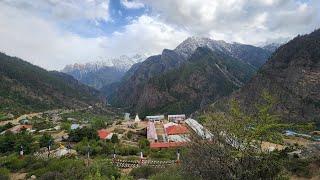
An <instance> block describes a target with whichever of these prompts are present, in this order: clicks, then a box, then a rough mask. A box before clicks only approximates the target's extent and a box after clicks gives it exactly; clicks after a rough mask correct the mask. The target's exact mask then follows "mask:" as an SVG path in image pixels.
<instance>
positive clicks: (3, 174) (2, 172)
mask: <svg viewBox="0 0 320 180" xmlns="http://www.w3.org/2000/svg"><path fill="white" fill-rule="evenodd" d="M9 174H10V171H9V169H7V168H0V179H9Z"/></svg>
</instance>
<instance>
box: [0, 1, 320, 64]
mask: <svg viewBox="0 0 320 180" xmlns="http://www.w3.org/2000/svg"><path fill="white" fill-rule="evenodd" d="M141 2H143V3H145V5H143V4H139V3H141ZM121 3H122V4H123V5H124V6H125V7H126V8H140V7H142V6H144V7H147V9H148V10H150V11H149V12H148V15H142V16H140V17H130V18H129V17H126V18H127V19H128V20H129V21H130V23H129V24H127V25H125V26H123V27H122V28H121V29H119V30H118V31H116V32H114V33H112V34H110V35H108V36H105V35H99V34H100V33H96V37H93V38H88V37H84V36H81V35H78V34H75V33H72V32H70V30H68V28H64V26H63V25H64V24H69V23H71V22H78V21H92V22H95V23H93V24H96V25H97V26H98V25H99V22H100V21H106V22H107V21H108V22H110V21H112V19H111V17H110V15H109V11H110V9H109V0H64V1H62V0H32V1H29V0H2V1H1V0H0V39H1V41H0V51H2V52H5V53H7V54H9V55H14V56H18V57H21V58H23V59H26V60H29V61H31V62H32V63H34V64H36V65H40V66H42V67H44V68H48V69H58V70H59V69H62V68H63V67H64V66H65V65H66V64H71V63H75V62H78V63H84V62H87V61H93V60H96V59H98V58H99V57H110V56H120V55H123V54H128V55H130V54H135V53H140V54H142V53H148V54H158V53H161V51H162V50H163V49H164V48H168V49H173V48H175V47H176V46H177V45H178V44H179V43H180V42H181V41H183V40H184V39H185V38H187V37H188V36H192V35H199V36H209V37H212V38H213V39H223V40H226V41H229V42H231V41H236V42H240V43H249V44H260V43H263V42H273V41H278V40H287V39H288V38H291V37H293V36H295V35H297V34H299V33H300V34H302V33H308V32H311V31H313V30H314V29H316V28H319V22H320V1H318V0H310V2H309V3H302V2H298V1H296V0H214V1H213V0H202V1H196V0H183V1H181V0H161V1H158V0H140V1H124V0H123V1H121ZM61 24H63V25H62V26H61ZM77 25H79V24H77ZM79 26H80V28H85V30H86V31H89V32H95V30H96V29H94V28H93V27H87V26H86V24H85V23H84V24H80V25H79ZM103 27H105V28H108V27H106V26H103ZM98 28H102V26H101V27H100V26H98ZM99 30H101V31H103V29H99ZM101 34H103V33H101Z"/></svg>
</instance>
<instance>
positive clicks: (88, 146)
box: [87, 143, 90, 166]
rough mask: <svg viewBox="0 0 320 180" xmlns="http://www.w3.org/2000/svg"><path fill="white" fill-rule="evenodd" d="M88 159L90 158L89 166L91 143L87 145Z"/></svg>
mask: <svg viewBox="0 0 320 180" xmlns="http://www.w3.org/2000/svg"><path fill="white" fill-rule="evenodd" d="M87 160H88V164H87V166H89V161H90V145H89V143H88V145H87Z"/></svg>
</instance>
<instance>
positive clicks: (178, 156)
mask: <svg viewBox="0 0 320 180" xmlns="http://www.w3.org/2000/svg"><path fill="white" fill-rule="evenodd" d="M179 163H180V149H177V164H179Z"/></svg>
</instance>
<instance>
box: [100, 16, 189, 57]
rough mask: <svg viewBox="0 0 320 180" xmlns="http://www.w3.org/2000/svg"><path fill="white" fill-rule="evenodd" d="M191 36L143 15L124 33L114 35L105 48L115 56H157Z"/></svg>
mask: <svg viewBox="0 0 320 180" xmlns="http://www.w3.org/2000/svg"><path fill="white" fill-rule="evenodd" d="M189 35H190V34H188V33H187V32H186V31H183V30H178V29H176V28H173V27H172V26H169V25H167V24H165V23H163V22H161V21H159V20H158V19H157V18H155V17H150V16H146V15H143V16H141V17H139V18H138V19H136V20H133V21H132V22H131V23H130V24H128V25H126V26H125V28H124V30H123V31H121V32H115V33H113V34H112V36H111V37H110V38H109V41H108V42H107V43H106V44H105V46H104V47H105V49H106V50H108V51H110V53H113V54H132V53H140V54H142V53H149V54H157V53H160V52H161V51H162V50H163V49H164V48H169V49H170V48H171V49H172V48H174V47H175V46H177V45H178V44H179V43H180V42H181V41H183V40H184V39H185V38H187V37H188V36H189Z"/></svg>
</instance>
